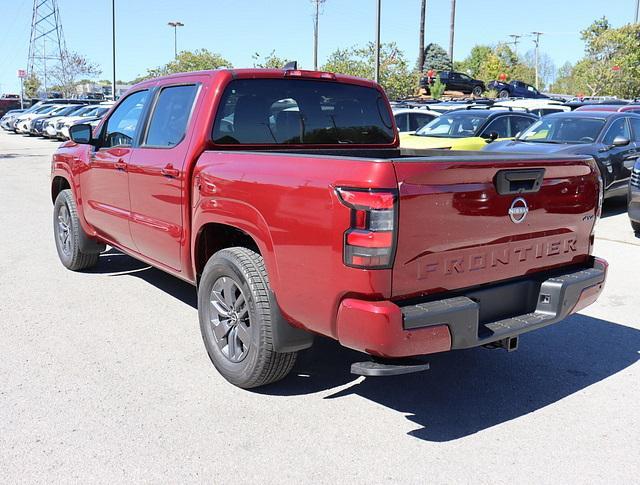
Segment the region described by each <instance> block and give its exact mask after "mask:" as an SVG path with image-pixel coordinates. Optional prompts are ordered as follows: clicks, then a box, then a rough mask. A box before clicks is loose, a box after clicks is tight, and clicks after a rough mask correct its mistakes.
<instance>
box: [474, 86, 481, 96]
mask: <svg viewBox="0 0 640 485" xmlns="http://www.w3.org/2000/svg"><path fill="white" fill-rule="evenodd" d="M471 93H472V94H473V95H474V96H482V86H474V88H473V91H471Z"/></svg>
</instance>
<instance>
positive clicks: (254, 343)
mask: <svg viewBox="0 0 640 485" xmlns="http://www.w3.org/2000/svg"><path fill="white" fill-rule="evenodd" d="M275 304H276V303H275V302H274V301H272V297H271V296H270V292H269V279H268V276H267V272H266V270H265V267H264V261H263V259H262V256H260V255H259V254H258V253H256V252H255V251H251V250H250V249H247V248H241V247H234V248H228V249H223V250H221V251H218V252H217V253H215V254H214V255H213V256H212V257H211V259H209V261H208V262H207V264H206V265H205V267H204V270H203V272H202V278H201V279H200V285H199V286H198V316H199V319H200V330H201V332H202V339H203V340H204V345H205V347H206V349H207V353H208V354H209V357H210V359H211V362H212V363H213V365H214V366H215V367H216V369H218V372H220V374H222V376H223V377H224V378H225V379H226V380H227V381H229V382H230V383H232V384H234V385H236V386H238V387H242V388H245V389H248V388H252V387H259V386H264V385H266V384H270V383H272V382H276V381H279V380H280V379H283V378H284V377H286V376H287V374H289V372H291V369H292V368H293V365H294V364H295V361H296V357H297V353H296V352H288V353H284V352H276V351H275V350H274V348H273V333H272V323H273V322H272V321H271V315H272V311H271V310H272V308H273V306H274V305H275Z"/></svg>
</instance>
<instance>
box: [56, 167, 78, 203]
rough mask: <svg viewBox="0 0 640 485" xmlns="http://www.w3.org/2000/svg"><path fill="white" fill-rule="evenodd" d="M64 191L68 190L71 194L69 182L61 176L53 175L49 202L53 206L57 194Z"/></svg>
mask: <svg viewBox="0 0 640 485" xmlns="http://www.w3.org/2000/svg"><path fill="white" fill-rule="evenodd" d="M66 189H69V190H71V191H72V192H73V189H72V188H71V184H70V183H69V180H68V179H67V178H66V177H64V176H62V175H59V174H58V175H55V176H54V177H53V179H52V180H51V202H53V203H54V204H55V202H56V198H57V197H58V194H59V193H60V192H62V191H63V190H66Z"/></svg>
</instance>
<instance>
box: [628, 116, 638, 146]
mask: <svg viewBox="0 0 640 485" xmlns="http://www.w3.org/2000/svg"><path fill="white" fill-rule="evenodd" d="M629 123H631V132H632V133H631V134H632V138H631V140H632V141H635V142H636V143H640V118H629Z"/></svg>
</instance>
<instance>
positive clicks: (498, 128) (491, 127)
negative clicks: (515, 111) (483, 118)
mask: <svg viewBox="0 0 640 485" xmlns="http://www.w3.org/2000/svg"><path fill="white" fill-rule="evenodd" d="M492 131H495V132H496V133H497V134H498V138H508V137H509V136H510V135H509V118H508V117H507V116H499V117H498V118H496V119H494V120H493V121H492V122H491V123H489V124H488V125H487V127H486V128H485V129H484V130H482V134H481V135H480V136H485V135H488V134H489V133H491V132H492Z"/></svg>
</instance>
